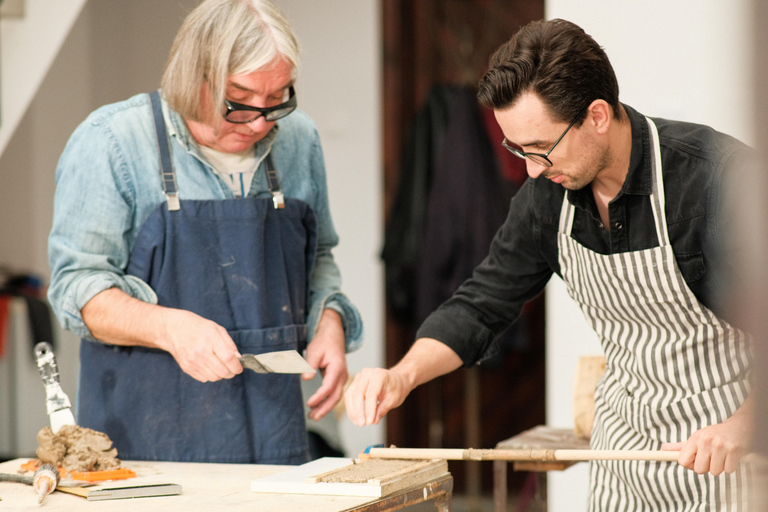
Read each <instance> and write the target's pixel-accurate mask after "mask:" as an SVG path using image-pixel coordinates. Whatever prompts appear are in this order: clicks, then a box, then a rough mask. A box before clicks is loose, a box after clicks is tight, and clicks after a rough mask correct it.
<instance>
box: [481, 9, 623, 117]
mask: <svg viewBox="0 0 768 512" xmlns="http://www.w3.org/2000/svg"><path fill="white" fill-rule="evenodd" d="M489 67H490V69H489V70H488V72H487V73H486V74H485V76H484V77H483V78H482V79H481V80H480V85H479V90H478V93H477V98H478V100H479V101H480V103H481V104H482V105H483V106H484V107H487V108H492V109H495V110H501V109H505V108H507V107H510V106H512V104H513V103H515V101H517V99H518V98H519V97H520V95H521V94H523V93H526V92H533V93H535V94H536V95H537V96H538V97H539V98H540V99H541V101H542V102H543V103H544V104H545V105H546V106H547V107H548V108H549V110H550V112H551V113H552V115H553V116H554V117H555V119H557V120H558V121H563V122H570V121H571V120H573V119H574V118H575V117H576V116H577V115H578V114H579V112H580V111H581V110H582V109H584V108H585V107H586V106H588V105H589V104H590V103H592V102H593V101H594V100H596V99H602V100H605V101H606V102H607V103H608V104H609V105H611V107H613V115H614V117H615V118H616V119H619V120H621V119H622V117H623V113H622V112H623V111H622V109H621V108H620V105H619V83H618V82H617V80H616V75H615V73H614V72H613V67H612V66H611V63H610V61H609V60H608V56H607V55H606V54H605V51H603V49H602V48H601V47H600V45H598V44H597V42H596V41H595V40H594V39H592V37H591V36H589V35H588V34H587V33H585V32H584V30H583V29H582V28H581V27H579V26H578V25H575V24H574V23H571V22H570V21H566V20H561V19H554V20H551V21H534V22H532V23H529V24H528V25H526V26H524V27H523V28H521V29H520V30H519V31H518V32H517V34H515V35H514V36H512V38H511V39H510V40H509V41H507V42H506V43H504V44H503V45H502V46H501V47H500V48H499V49H498V50H496V52H495V53H494V54H493V55H492V56H491V59H490V63H489ZM582 120H583V119H579V120H578V121H577V124H580V123H581V122H582Z"/></svg>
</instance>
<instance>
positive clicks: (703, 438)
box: [661, 424, 743, 476]
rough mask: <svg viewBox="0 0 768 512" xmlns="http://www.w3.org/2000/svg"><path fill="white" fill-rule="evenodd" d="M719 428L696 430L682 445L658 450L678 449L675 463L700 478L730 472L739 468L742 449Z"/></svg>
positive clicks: (664, 445) (668, 444)
mask: <svg viewBox="0 0 768 512" xmlns="http://www.w3.org/2000/svg"><path fill="white" fill-rule="evenodd" d="M722 425H723V424H718V425H714V426H710V427H705V428H703V429H701V430H698V431H697V432H694V434H693V435H692V436H691V437H690V438H689V439H688V440H687V441H686V442H684V443H664V444H662V447H661V449H662V450H674V449H679V450H680V456H679V457H678V459H677V461H678V463H679V464H680V465H681V466H683V467H685V468H687V469H690V470H692V471H695V472H696V473H698V474H700V475H702V474H704V473H711V474H712V475H715V476H717V475H720V474H722V473H723V472H726V473H733V472H734V471H736V470H737V469H738V467H739V462H740V459H741V456H742V450H743V449H742V447H741V445H740V444H739V442H738V440H736V441H734V440H733V439H732V438H731V437H730V436H729V435H728V431H727V430H725V428H724V427H723V426H722Z"/></svg>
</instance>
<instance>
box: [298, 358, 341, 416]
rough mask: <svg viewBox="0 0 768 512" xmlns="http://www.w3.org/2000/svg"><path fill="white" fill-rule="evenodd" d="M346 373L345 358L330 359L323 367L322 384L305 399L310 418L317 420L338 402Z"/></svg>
mask: <svg viewBox="0 0 768 512" xmlns="http://www.w3.org/2000/svg"><path fill="white" fill-rule="evenodd" d="M348 375H349V374H348V373H347V364H346V360H345V359H340V360H335V361H332V362H331V363H330V364H328V366H326V367H325V368H324V369H323V384H322V385H321V386H320V388H319V389H318V390H317V391H316V392H315V394H314V395H312V396H311V397H310V398H309V400H307V406H308V407H309V408H310V409H311V410H310V413H309V418H310V419H312V420H315V421H317V420H319V419H320V418H322V417H323V416H325V415H326V414H328V412H329V411H330V410H331V409H333V407H334V406H335V405H336V404H337V403H339V400H341V396H342V394H343V391H344V384H345V383H346V382H347V376H348Z"/></svg>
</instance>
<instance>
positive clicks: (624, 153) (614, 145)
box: [592, 112, 632, 226]
mask: <svg viewBox="0 0 768 512" xmlns="http://www.w3.org/2000/svg"><path fill="white" fill-rule="evenodd" d="M631 154H632V125H631V124H630V122H629V117H628V116H627V115H626V112H624V121H621V122H615V121H614V122H613V123H612V125H611V129H610V132H609V135H608V148H607V150H606V153H605V160H606V162H605V165H604V166H602V168H603V170H601V171H600V172H599V173H598V174H597V176H595V179H594V180H593V181H592V194H593V195H594V197H595V203H596V204H597V210H598V212H599V213H600V220H601V221H602V223H603V225H604V226H608V225H609V223H610V217H609V214H608V204H609V203H610V202H611V201H612V200H613V198H614V197H616V196H617V195H619V192H621V187H623V186H624V181H625V180H626V179H627V173H628V172H629V157H630V155H631Z"/></svg>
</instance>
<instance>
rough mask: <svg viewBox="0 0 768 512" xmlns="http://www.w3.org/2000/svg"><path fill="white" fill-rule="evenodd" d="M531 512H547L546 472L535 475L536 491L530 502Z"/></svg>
mask: <svg viewBox="0 0 768 512" xmlns="http://www.w3.org/2000/svg"><path fill="white" fill-rule="evenodd" d="M531 512H547V472H546V471H538V472H537V473H536V491H535V492H534V493H533V500H532V501H531Z"/></svg>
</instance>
